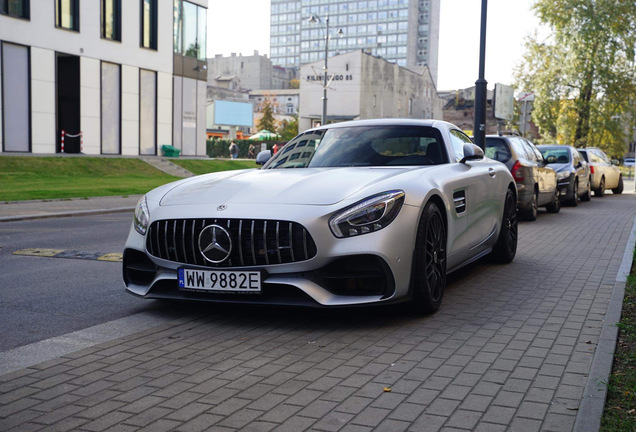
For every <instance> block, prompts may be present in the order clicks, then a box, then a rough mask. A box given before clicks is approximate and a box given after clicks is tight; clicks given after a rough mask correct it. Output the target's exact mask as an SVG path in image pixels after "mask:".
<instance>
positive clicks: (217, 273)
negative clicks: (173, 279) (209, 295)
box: [179, 268, 261, 293]
mask: <svg viewBox="0 0 636 432" xmlns="http://www.w3.org/2000/svg"><path fill="white" fill-rule="evenodd" d="M179 288H180V289H183V290H197V291H198V290H201V291H223V292H233V293H260V292H261V273H260V272H259V271H234V270H192V269H184V268H180V269H179Z"/></svg>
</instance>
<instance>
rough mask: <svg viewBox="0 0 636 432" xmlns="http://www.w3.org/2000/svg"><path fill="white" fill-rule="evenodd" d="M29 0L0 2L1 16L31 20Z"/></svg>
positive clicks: (4, 0) (3, 0)
mask: <svg viewBox="0 0 636 432" xmlns="http://www.w3.org/2000/svg"><path fill="white" fill-rule="evenodd" d="M29 10H30V8H29V0H0V14H2V15H9V16H11V17H15V18H24V19H29V18H30V15H29Z"/></svg>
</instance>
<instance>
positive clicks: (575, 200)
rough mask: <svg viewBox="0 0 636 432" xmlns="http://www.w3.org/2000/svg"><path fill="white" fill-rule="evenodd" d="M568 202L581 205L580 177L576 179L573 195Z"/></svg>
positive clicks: (574, 205)
mask: <svg viewBox="0 0 636 432" xmlns="http://www.w3.org/2000/svg"><path fill="white" fill-rule="evenodd" d="M568 204H569V205H571V206H572V207H576V206H577V205H579V179H578V178H575V179H574V184H573V185H572V196H571V197H570V199H569V200H568Z"/></svg>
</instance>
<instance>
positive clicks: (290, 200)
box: [160, 167, 422, 206]
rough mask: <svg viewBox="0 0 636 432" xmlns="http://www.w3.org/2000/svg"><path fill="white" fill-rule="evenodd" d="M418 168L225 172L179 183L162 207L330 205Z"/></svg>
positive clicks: (165, 197) (162, 202) (164, 200)
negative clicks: (230, 204) (200, 205)
mask: <svg viewBox="0 0 636 432" xmlns="http://www.w3.org/2000/svg"><path fill="white" fill-rule="evenodd" d="M417 168H422V167H416V168H413V167H407V168H405V167H401V168H384V167H363V168H360V167H354V168H301V169H270V170H254V169H252V170H241V171H226V172H221V173H214V174H207V175H202V176H198V177H195V178H193V179H191V180H189V181H186V182H179V183H177V184H176V185H175V187H173V188H172V189H170V190H169V191H168V192H167V193H166V194H165V195H164V196H163V197H162V198H161V202H160V205H162V206H172V205H190V204H215V205H220V204H229V203H235V204H239V203H240V204H272V203H276V204H301V205H330V204H335V203H337V202H340V201H342V200H344V199H346V198H347V197H350V196H351V195H353V194H355V193H356V192H358V191H361V190H363V189H365V188H367V187H370V186H372V185H374V184H377V183H380V182H383V181H385V180H387V179H389V178H392V177H395V176H398V175H400V174H402V173H404V172H406V171H410V170H413V169H417ZM361 198H363V197H361Z"/></svg>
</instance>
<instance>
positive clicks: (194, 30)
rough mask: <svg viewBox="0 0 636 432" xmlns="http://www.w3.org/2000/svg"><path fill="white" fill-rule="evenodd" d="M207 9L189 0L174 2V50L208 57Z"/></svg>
mask: <svg viewBox="0 0 636 432" xmlns="http://www.w3.org/2000/svg"><path fill="white" fill-rule="evenodd" d="M206 23H207V9H206V8H204V7H201V6H197V5H196V4H194V3H190V2H187V1H181V0H175V2H174V52H175V53H177V54H181V55H184V56H188V57H192V58H196V59H199V60H205V59H206V37H207V33H206V32H207V24H206Z"/></svg>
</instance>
